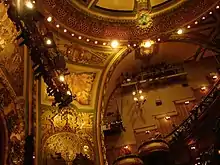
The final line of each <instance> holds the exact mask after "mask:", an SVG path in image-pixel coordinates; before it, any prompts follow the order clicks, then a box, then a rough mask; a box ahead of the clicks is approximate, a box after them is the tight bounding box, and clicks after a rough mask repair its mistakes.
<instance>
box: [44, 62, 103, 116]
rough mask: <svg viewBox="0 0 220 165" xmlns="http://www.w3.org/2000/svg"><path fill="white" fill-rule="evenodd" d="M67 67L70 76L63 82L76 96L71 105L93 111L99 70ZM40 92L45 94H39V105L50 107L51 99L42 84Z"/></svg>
mask: <svg viewBox="0 0 220 165" xmlns="http://www.w3.org/2000/svg"><path fill="white" fill-rule="evenodd" d="M67 66H68V68H69V71H70V74H69V75H66V76H65V80H64V81H65V82H66V83H68V84H69V88H70V89H71V91H72V93H73V94H75V95H76V100H74V101H73V102H72V103H71V104H72V105H73V106H74V107H77V109H80V110H83V111H84V110H85V111H87V112H88V111H93V110H94V106H95V98H96V91H97V88H98V84H99V79H100V76H101V70H99V69H94V68H87V67H84V66H79V65H72V64H68V65H67ZM88 70H89V71H88ZM42 91H45V92H42V93H41V103H42V104H46V105H51V101H53V100H52V99H53V98H52V97H49V96H48V95H47V93H46V85H45V84H44V83H42Z"/></svg>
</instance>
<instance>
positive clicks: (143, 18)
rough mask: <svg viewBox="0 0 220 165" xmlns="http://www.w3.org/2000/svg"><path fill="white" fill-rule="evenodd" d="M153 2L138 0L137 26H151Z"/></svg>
mask: <svg viewBox="0 0 220 165" xmlns="http://www.w3.org/2000/svg"><path fill="white" fill-rule="evenodd" d="M150 13H151V2H150V0H137V16H136V17H137V27H140V28H144V29H145V28H151V27H152V25H153V20H152V18H151V16H150Z"/></svg>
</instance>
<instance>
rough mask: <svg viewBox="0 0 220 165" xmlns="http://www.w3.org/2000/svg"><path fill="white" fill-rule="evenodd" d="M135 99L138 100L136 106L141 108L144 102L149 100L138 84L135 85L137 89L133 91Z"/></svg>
mask: <svg viewBox="0 0 220 165" xmlns="http://www.w3.org/2000/svg"><path fill="white" fill-rule="evenodd" d="M132 96H133V100H134V101H135V102H136V106H137V107H138V108H139V109H141V108H142V106H143V105H144V103H145V102H146V101H147V99H146V98H145V96H144V94H143V91H142V90H141V89H139V88H138V85H136V86H135V91H133V92H132Z"/></svg>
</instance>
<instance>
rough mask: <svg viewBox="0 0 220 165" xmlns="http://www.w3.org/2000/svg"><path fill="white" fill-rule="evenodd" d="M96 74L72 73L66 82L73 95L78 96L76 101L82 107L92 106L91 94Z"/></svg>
mask: <svg viewBox="0 0 220 165" xmlns="http://www.w3.org/2000/svg"><path fill="white" fill-rule="evenodd" d="M95 76H96V74H95V73H91V72H87V73H86V72H85V73H70V74H69V75H67V76H66V82H67V83H68V84H69V88H70V89H71V91H72V93H74V94H76V101H77V102H78V103H79V104H81V105H90V104H91V92H92V87H93V83H94V80H95Z"/></svg>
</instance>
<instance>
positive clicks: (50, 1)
mask: <svg viewBox="0 0 220 165" xmlns="http://www.w3.org/2000/svg"><path fill="white" fill-rule="evenodd" d="M40 3H42V4H44V5H45V11H44V12H45V14H46V15H47V13H48V12H49V13H51V14H52V15H53V16H54V17H55V19H56V20H57V21H58V22H60V23H62V24H63V25H65V26H66V27H67V28H68V29H69V30H70V31H72V32H78V33H79V34H84V35H86V36H91V37H94V38H105V39H106V38H108V39H115V38H116V39H120V40H128V39H131V40H134V39H146V37H147V38H148V37H149V36H154V35H158V34H160V33H163V32H168V31H172V30H173V29H176V28H179V27H180V26H183V25H184V24H186V23H189V22H191V21H193V20H194V19H196V18H197V17H199V16H200V15H201V14H202V13H204V12H206V11H207V10H208V9H209V8H210V7H211V6H212V5H214V4H216V3H217V2H216V1H215V0H203V1H200V0H194V1H186V2H185V3H184V4H183V5H182V6H181V7H178V8H174V9H171V10H169V12H166V13H165V14H161V15H156V16H155V17H154V18H153V26H152V28H151V29H150V30H149V31H147V32H146V31H145V30H143V29H137V28H136V26H135V22H134V21H124V20H117V22H112V21H111V20H109V19H102V20H101V19H97V18H95V17H92V16H88V15H86V14H85V13H82V12H81V11H79V10H78V9H76V8H74V6H73V5H71V4H70V3H69V2H68V1H67V0H62V1H55V0H46V1H43V2H40ZM71 29H72V30H71ZM73 29H74V30H73Z"/></svg>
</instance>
